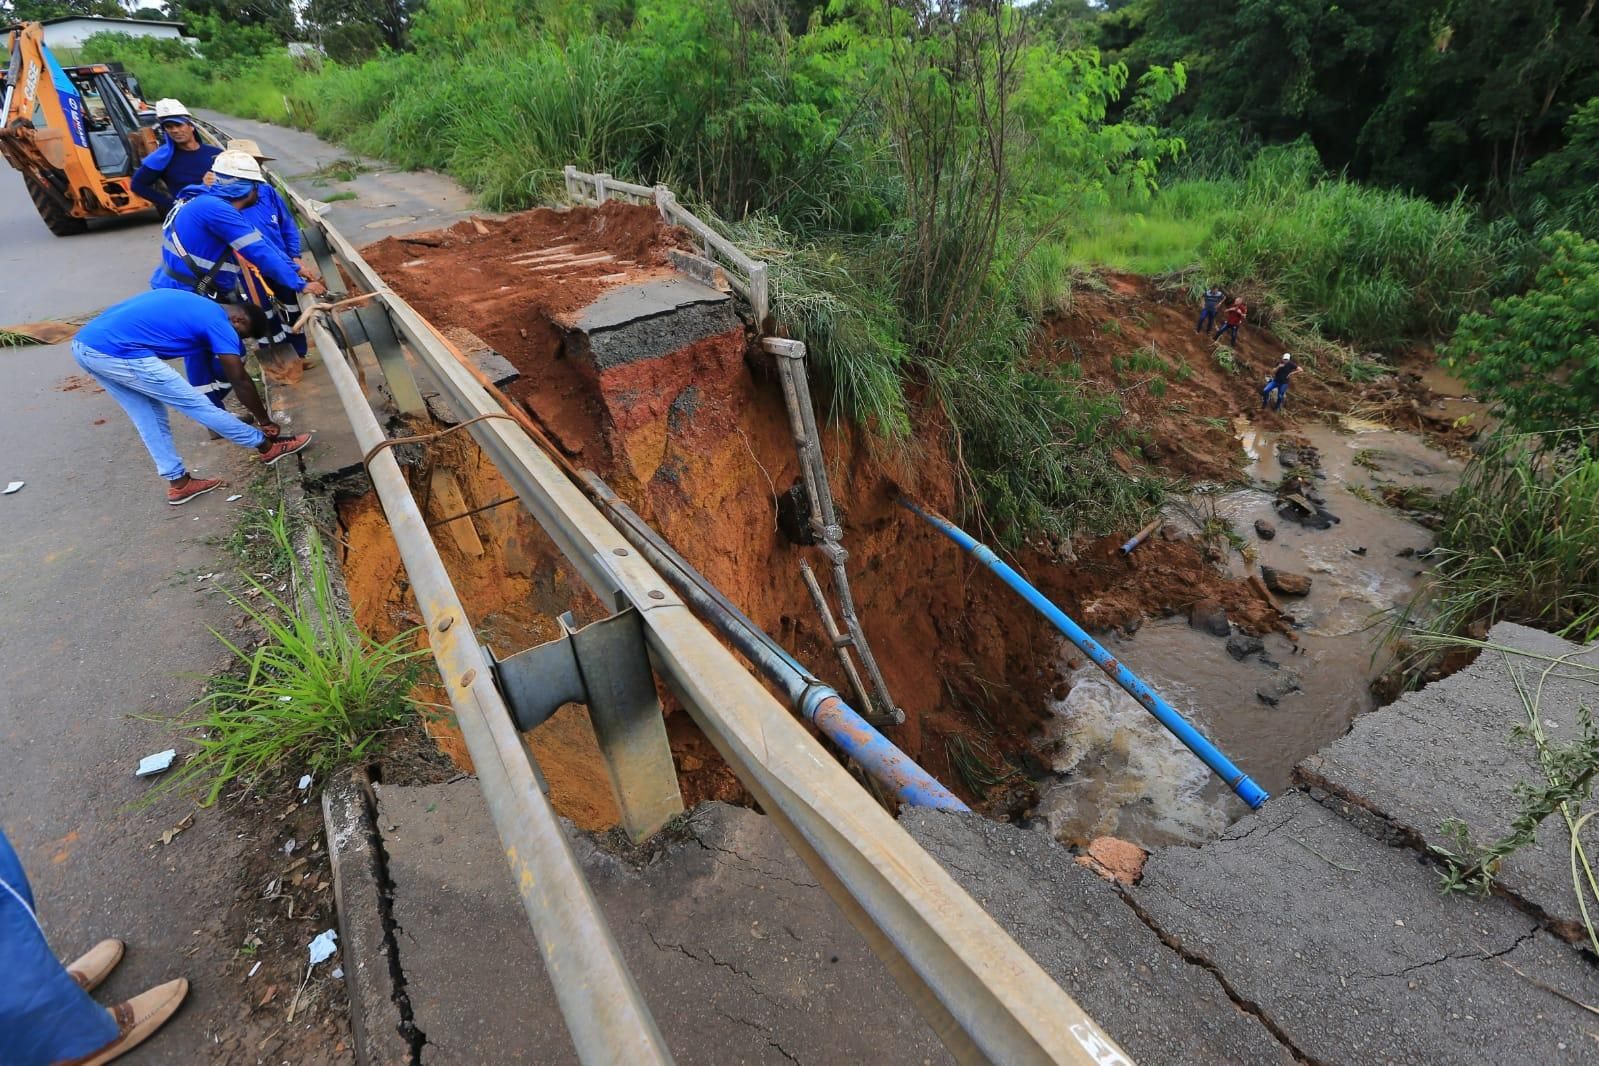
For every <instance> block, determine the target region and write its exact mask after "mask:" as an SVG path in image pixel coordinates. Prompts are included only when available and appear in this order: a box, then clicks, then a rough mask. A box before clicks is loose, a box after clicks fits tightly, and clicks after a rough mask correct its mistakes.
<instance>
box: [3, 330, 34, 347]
mask: <svg viewBox="0 0 1599 1066" xmlns="http://www.w3.org/2000/svg"><path fill="white" fill-rule="evenodd" d="M38 343H39V342H38V341H36V340H34V339H33V338H32V337H30V336H28V335H27V334H26V333H18V332H16V331H15V330H10V329H0V348H26V347H27V346H28V345H30V344H38Z"/></svg>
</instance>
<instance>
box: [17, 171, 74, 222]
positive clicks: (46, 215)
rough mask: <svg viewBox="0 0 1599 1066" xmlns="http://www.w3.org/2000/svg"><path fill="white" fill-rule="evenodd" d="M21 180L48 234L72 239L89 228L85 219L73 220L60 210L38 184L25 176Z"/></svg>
mask: <svg viewBox="0 0 1599 1066" xmlns="http://www.w3.org/2000/svg"><path fill="white" fill-rule="evenodd" d="M22 180H23V181H24V182H26V183H27V186H28V195H29V196H30V197H32V199H33V206H34V207H35V208H36V209H37V210H38V212H39V217H40V218H42V219H44V224H45V225H46V226H48V227H50V232H51V233H54V234H55V235H56V236H57V237H74V236H77V235H78V234H80V233H83V232H85V231H86V230H88V228H89V223H88V221H87V220H86V219H81V218H73V217H72V216H71V215H69V214H67V213H66V212H65V211H63V210H61V205H60V204H58V203H56V202H55V201H54V200H52V199H50V195H49V194H48V193H46V192H45V191H44V189H43V188H42V187H41V186H40V185H39V183H38V182H36V181H34V180H33V179H32V178H31V177H28V176H27V175H26V174H24V175H23V178H22Z"/></svg>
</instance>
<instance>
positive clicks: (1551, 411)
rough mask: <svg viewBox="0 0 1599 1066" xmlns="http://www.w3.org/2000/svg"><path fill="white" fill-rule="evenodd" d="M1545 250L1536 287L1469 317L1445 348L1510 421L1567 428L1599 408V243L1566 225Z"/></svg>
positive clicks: (1524, 426)
mask: <svg viewBox="0 0 1599 1066" xmlns="http://www.w3.org/2000/svg"><path fill="white" fill-rule="evenodd" d="M1543 251H1544V254H1545V255H1546V256H1547V261H1546V262H1545V264H1544V266H1543V267H1541V268H1540V269H1539V271H1538V275H1537V278H1536V279H1535V281H1534V283H1533V287H1532V289H1531V290H1530V291H1528V292H1526V293H1525V294H1522V295H1520V296H1510V297H1506V298H1505V299H1503V300H1499V301H1498V302H1496V303H1495V304H1494V305H1493V309H1492V311H1491V312H1490V313H1489V314H1486V315H1482V314H1471V315H1467V316H1466V317H1464V318H1462V319H1461V320H1460V328H1459V330H1458V331H1457V332H1456V333H1455V337H1454V339H1453V340H1452V341H1451V342H1450V344H1449V346H1448V348H1447V349H1445V352H1446V356H1447V358H1448V362H1449V365H1450V367H1451V368H1453V369H1456V370H1458V371H1459V372H1460V375H1461V377H1463V378H1464V379H1465V380H1466V383H1467V384H1469V385H1470V386H1471V387H1472V388H1473V389H1474V390H1475V391H1476V392H1477V393H1478V394H1479V395H1481V396H1483V397H1485V398H1487V399H1488V400H1489V401H1491V402H1492V403H1494V404H1495V405H1496V406H1497V407H1498V409H1499V410H1500V412H1501V413H1502V414H1503V416H1504V418H1505V420H1506V421H1507V422H1508V423H1509V424H1510V425H1512V426H1514V427H1515V428H1517V429H1521V430H1524V431H1527V432H1565V431H1571V430H1572V428H1573V427H1578V426H1582V425H1584V424H1585V423H1589V422H1591V421H1592V420H1593V419H1594V417H1595V415H1596V413H1599V332H1596V331H1599V242H1596V241H1590V240H1584V239H1583V238H1581V237H1579V236H1577V235H1576V234H1575V233H1569V232H1562V233H1556V234H1555V235H1554V236H1552V237H1549V238H1547V239H1546V240H1545V241H1544V242H1543ZM1588 432H1589V433H1591V432H1592V430H1591V429H1590V430H1589V431H1588Z"/></svg>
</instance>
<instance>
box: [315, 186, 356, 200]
mask: <svg viewBox="0 0 1599 1066" xmlns="http://www.w3.org/2000/svg"><path fill="white" fill-rule="evenodd" d="M354 199H355V193H353V192H351V191H350V190H348V189H346V190H344V191H343V192H336V193H333V194H332V195H331V196H324V197H322V202H323V203H325V204H336V203H338V202H339V201H341V200H354Z"/></svg>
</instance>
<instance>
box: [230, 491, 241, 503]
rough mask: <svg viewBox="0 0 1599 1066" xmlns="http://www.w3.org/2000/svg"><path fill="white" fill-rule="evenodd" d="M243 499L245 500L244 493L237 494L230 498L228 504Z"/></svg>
mask: <svg viewBox="0 0 1599 1066" xmlns="http://www.w3.org/2000/svg"><path fill="white" fill-rule="evenodd" d="M242 499H244V493H242V492H235V493H234V494H233V495H232V496H229V497H228V502H229V503H234V502H236V501H238V500H242Z"/></svg>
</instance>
